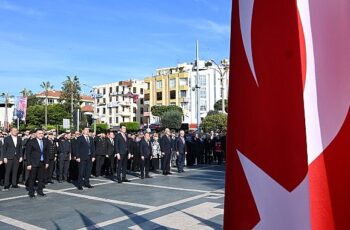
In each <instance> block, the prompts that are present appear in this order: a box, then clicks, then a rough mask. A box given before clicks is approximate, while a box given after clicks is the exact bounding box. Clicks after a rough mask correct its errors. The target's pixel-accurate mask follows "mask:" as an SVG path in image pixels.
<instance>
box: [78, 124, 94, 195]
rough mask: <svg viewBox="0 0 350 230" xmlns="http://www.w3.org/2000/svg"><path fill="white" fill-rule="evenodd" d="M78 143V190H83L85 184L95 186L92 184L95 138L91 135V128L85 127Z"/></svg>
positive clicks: (88, 186) (90, 186)
mask: <svg viewBox="0 0 350 230" xmlns="http://www.w3.org/2000/svg"><path fill="white" fill-rule="evenodd" d="M82 134H83V135H81V136H80V137H78V139H77V143H76V148H77V149H76V161H77V162H78V163H79V178H78V190H83V185H84V186H85V187H87V188H93V186H92V185H91V184H90V176H91V169H92V164H93V162H94V161H95V145H94V139H93V138H92V137H90V136H89V128H84V129H83V131H82Z"/></svg>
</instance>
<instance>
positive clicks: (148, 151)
mask: <svg viewBox="0 0 350 230" xmlns="http://www.w3.org/2000/svg"><path fill="white" fill-rule="evenodd" d="M140 155H141V179H144V178H145V175H146V178H151V177H150V175H149V165H150V161H151V159H152V145H151V138H150V134H149V133H145V136H144V138H142V140H141V141H140Z"/></svg>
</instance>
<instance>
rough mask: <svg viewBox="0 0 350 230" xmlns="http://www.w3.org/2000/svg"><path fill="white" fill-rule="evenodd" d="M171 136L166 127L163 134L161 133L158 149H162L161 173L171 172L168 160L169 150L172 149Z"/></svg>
mask: <svg viewBox="0 0 350 230" xmlns="http://www.w3.org/2000/svg"><path fill="white" fill-rule="evenodd" d="M171 147H172V138H171V135H170V130H169V129H168V128H166V129H165V135H163V137H162V139H161V141H160V149H161V151H162V155H163V158H162V160H163V161H162V170H163V175H169V174H172V173H171V172H170V160H171V151H172V148H171Z"/></svg>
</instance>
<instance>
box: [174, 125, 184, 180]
mask: <svg viewBox="0 0 350 230" xmlns="http://www.w3.org/2000/svg"><path fill="white" fill-rule="evenodd" d="M175 148H176V155H177V171H178V172H179V173H183V172H185V171H184V165H185V157H186V154H187V147H186V139H185V131H183V130H180V134H179V137H178V138H177V139H176V143H175Z"/></svg>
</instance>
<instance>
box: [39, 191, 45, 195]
mask: <svg viewBox="0 0 350 230" xmlns="http://www.w3.org/2000/svg"><path fill="white" fill-rule="evenodd" d="M38 196H46V194H45V193H43V192H42V191H41V192H38Z"/></svg>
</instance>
